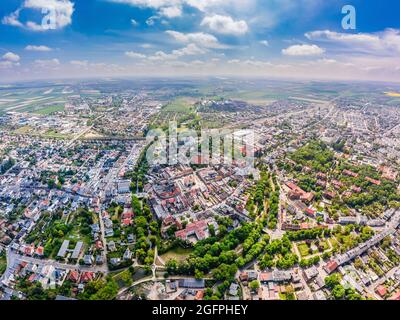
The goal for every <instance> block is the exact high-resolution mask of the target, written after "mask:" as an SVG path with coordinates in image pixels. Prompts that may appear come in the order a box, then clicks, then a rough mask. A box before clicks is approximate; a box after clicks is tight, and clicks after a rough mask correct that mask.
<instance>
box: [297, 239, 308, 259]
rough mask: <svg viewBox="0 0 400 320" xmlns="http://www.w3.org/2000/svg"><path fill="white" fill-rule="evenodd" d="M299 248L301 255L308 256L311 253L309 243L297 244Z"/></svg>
mask: <svg viewBox="0 0 400 320" xmlns="http://www.w3.org/2000/svg"><path fill="white" fill-rule="evenodd" d="M297 249H299V252H300V255H301V256H302V257H306V256H308V255H310V251H309V250H310V248H309V246H308V244H307V243H304V242H303V243H300V244H297Z"/></svg>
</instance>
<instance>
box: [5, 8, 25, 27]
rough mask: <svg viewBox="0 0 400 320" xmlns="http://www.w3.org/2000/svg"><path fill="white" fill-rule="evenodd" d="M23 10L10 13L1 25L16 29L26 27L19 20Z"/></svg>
mask: <svg viewBox="0 0 400 320" xmlns="http://www.w3.org/2000/svg"><path fill="white" fill-rule="evenodd" d="M20 11H21V9H18V10H16V11H14V12H12V13H10V14H9V15H8V16H5V17H4V18H3V19H2V20H1V23H2V24H5V25H9V26H14V27H23V26H24V25H23V24H22V23H21V22H20V21H19V20H18V19H19V13H20Z"/></svg>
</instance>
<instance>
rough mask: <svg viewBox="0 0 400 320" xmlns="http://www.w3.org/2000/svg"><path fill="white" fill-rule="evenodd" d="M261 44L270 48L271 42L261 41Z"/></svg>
mask: <svg viewBox="0 0 400 320" xmlns="http://www.w3.org/2000/svg"><path fill="white" fill-rule="evenodd" d="M259 43H260V44H262V45H263V46H266V47H268V46H269V42H268V41H267V40H261V41H259Z"/></svg>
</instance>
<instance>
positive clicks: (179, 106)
mask: <svg viewBox="0 0 400 320" xmlns="http://www.w3.org/2000/svg"><path fill="white" fill-rule="evenodd" d="M192 111H193V106H192V104H191V102H190V101H189V100H188V99H186V98H177V99H175V100H174V101H172V102H170V103H169V104H167V105H166V106H165V107H164V108H163V109H162V112H174V113H190V112H192Z"/></svg>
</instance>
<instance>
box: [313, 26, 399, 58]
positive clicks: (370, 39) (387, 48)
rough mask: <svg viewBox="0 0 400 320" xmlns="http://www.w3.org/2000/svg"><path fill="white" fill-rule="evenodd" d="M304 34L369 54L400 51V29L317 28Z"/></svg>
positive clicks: (314, 39)
mask: <svg viewBox="0 0 400 320" xmlns="http://www.w3.org/2000/svg"><path fill="white" fill-rule="evenodd" d="M305 36H306V37H307V38H308V39H310V40H313V41H321V42H331V43H333V44H335V45H343V46H346V47H349V48H351V49H353V50H355V51H364V52H367V53H371V54H378V55H398V54H399V53H400V30H398V29H385V30H384V31H382V32H377V33H339V32H334V31H329V30H317V31H312V32H308V33H306V34H305Z"/></svg>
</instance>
